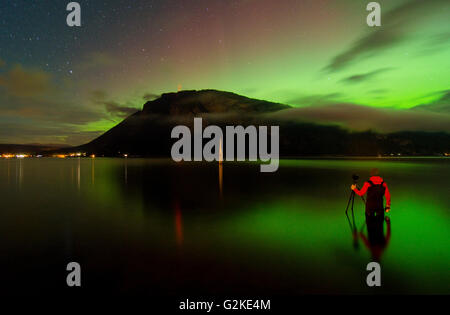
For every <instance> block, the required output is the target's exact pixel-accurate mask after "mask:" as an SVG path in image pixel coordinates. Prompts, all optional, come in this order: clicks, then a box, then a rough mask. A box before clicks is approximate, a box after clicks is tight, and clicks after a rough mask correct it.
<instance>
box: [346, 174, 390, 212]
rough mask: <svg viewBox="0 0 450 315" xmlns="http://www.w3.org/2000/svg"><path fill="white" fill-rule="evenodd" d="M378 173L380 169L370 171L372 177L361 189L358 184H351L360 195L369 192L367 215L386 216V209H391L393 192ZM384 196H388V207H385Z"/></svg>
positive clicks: (387, 210)
mask: <svg viewBox="0 0 450 315" xmlns="http://www.w3.org/2000/svg"><path fill="white" fill-rule="evenodd" d="M378 175H379V171H378V169H377V168H374V169H372V171H371V172H370V179H369V180H368V181H367V182H365V183H364V186H363V187H362V188H361V190H359V189H358V188H357V187H356V185H352V186H351V189H352V190H353V191H354V192H355V193H356V194H358V195H359V196H363V195H364V194H365V193H367V200H366V216H367V215H375V216H378V215H383V216H384V210H385V209H386V212H389V211H390V210H391V194H390V193H389V189H388V186H387V184H386V183H385V182H384V180H383V178H381V177H380V176H378ZM383 197H385V198H386V208H385V207H384V202H383Z"/></svg>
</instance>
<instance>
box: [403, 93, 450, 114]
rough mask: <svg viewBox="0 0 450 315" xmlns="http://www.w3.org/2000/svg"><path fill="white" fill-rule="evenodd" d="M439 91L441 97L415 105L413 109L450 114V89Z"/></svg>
mask: <svg viewBox="0 0 450 315" xmlns="http://www.w3.org/2000/svg"><path fill="white" fill-rule="evenodd" d="M438 93H439V95H441V97H440V98H439V99H437V100H436V101H434V102H432V103H430V104H422V105H418V106H415V107H413V108H412V109H411V110H414V111H429V112H435V113H443V114H450V90H445V91H441V92H438Z"/></svg>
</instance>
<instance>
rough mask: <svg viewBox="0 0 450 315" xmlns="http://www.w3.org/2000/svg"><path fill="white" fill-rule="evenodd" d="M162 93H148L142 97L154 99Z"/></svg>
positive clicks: (148, 99) (147, 99)
mask: <svg viewBox="0 0 450 315" xmlns="http://www.w3.org/2000/svg"><path fill="white" fill-rule="evenodd" d="M160 96H161V95H159V94H154V93H146V94H145V95H144V96H142V98H143V99H144V100H146V101H153V100H155V99H157V98H159V97H160Z"/></svg>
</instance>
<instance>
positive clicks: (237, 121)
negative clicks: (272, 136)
mask: <svg viewBox="0 0 450 315" xmlns="http://www.w3.org/2000/svg"><path fill="white" fill-rule="evenodd" d="M290 108H291V107H290V106H288V105H283V104H279V103H273V102H267V101H262V100H255V99H251V98H247V97H244V96H240V95H237V94H234V93H229V92H221V91H216V90H202V91H182V92H178V93H167V94H163V95H162V96H161V97H160V98H158V99H156V100H153V101H149V102H147V103H146V104H144V107H143V109H142V110H141V111H138V112H136V113H135V114H133V115H131V116H129V117H128V118H126V119H125V120H123V121H122V122H121V123H119V124H118V125H117V126H115V127H114V128H112V129H110V130H109V131H107V132H106V133H104V134H103V135H102V136H100V137H98V138H97V139H95V140H93V141H92V142H90V143H88V144H85V145H82V146H79V147H75V148H72V149H70V150H68V151H67V150H66V151H67V152H75V151H83V152H87V153H88V154H96V155H104V156H118V155H122V154H125V153H126V154H129V155H135V156H161V157H162V156H164V157H166V156H170V150H171V147H172V144H173V143H174V142H175V140H174V139H171V131H172V129H173V127H175V126H176V125H180V124H183V125H187V126H189V127H191V128H192V125H193V120H194V117H202V118H203V128H205V127H206V126H207V125H210V124H214V125H218V126H220V127H222V128H224V127H225V126H227V125H243V126H247V125H266V126H273V125H277V126H280V154H281V155H282V156H302V155H363V156H374V155H388V154H398V153H400V154H402V155H442V154H443V153H444V152H449V151H450V147H449V144H450V135H449V134H448V133H444V132H442V133H436V132H435V133H427V132H397V133H391V134H380V133H376V132H373V131H365V132H352V131H349V130H346V129H344V128H341V127H339V126H333V125H319V124H314V123H311V122H294V121H287V120H278V119H276V118H274V117H276V115H272V114H273V113H276V112H277V113H279V112H280V111H284V110H287V109H290ZM269 129H270V128H269ZM225 140H226V139H224V141H225Z"/></svg>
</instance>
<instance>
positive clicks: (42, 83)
mask: <svg viewBox="0 0 450 315" xmlns="http://www.w3.org/2000/svg"><path fill="white" fill-rule="evenodd" d="M50 84H51V82H50V74H49V73H46V72H44V71H41V70H32V69H24V68H23V67H22V66H21V65H16V66H14V67H13V68H12V69H11V70H9V71H8V72H7V73H6V74H4V75H0V87H3V88H4V89H5V90H6V93H8V94H10V95H13V96H17V97H33V96H39V95H42V94H44V93H46V92H48V91H49V90H50Z"/></svg>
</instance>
